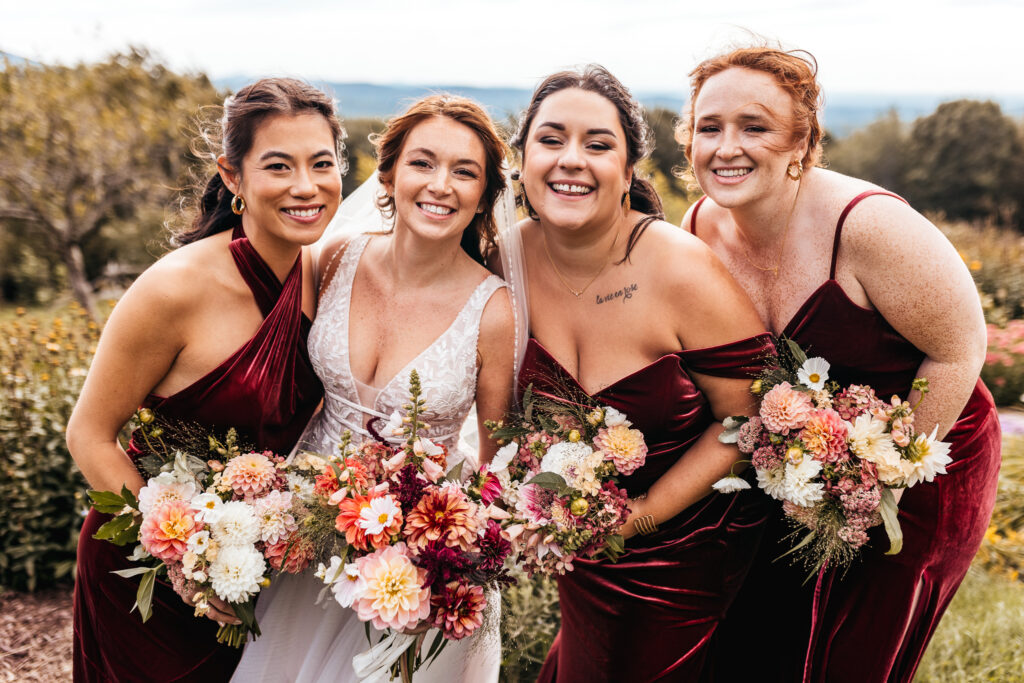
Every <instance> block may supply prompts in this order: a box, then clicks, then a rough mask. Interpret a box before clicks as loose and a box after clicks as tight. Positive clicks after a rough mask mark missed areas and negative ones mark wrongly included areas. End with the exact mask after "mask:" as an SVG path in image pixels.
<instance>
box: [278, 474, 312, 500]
mask: <svg viewBox="0 0 1024 683" xmlns="http://www.w3.org/2000/svg"><path fill="white" fill-rule="evenodd" d="M285 479H286V480H287V482H288V490H289V491H290V492H291V494H292V495H293V496H295V497H296V498H298V499H299V500H301V501H303V502H306V503H308V502H310V501H311V500H313V489H314V486H313V482H311V481H309V480H308V479H306V478H305V477H303V476H302V475H301V474H296V473H295V472H289V473H288V474H287V475H285Z"/></svg>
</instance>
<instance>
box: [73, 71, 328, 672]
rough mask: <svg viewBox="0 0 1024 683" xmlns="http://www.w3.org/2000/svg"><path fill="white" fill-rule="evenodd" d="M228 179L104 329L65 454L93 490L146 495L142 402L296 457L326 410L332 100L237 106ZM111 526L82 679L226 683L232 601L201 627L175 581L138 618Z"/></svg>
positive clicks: (250, 91)
mask: <svg viewBox="0 0 1024 683" xmlns="http://www.w3.org/2000/svg"><path fill="white" fill-rule="evenodd" d="M218 132H219V133H221V136H222V140H223V149H222V150H218V151H219V152H221V153H220V155H219V157H218V158H217V165H218V173H217V174H215V175H214V176H213V177H212V178H211V179H210V181H209V183H208V184H207V186H206V189H205V192H204V194H203V196H202V198H201V200H200V206H199V215H198V216H197V218H196V220H195V222H194V224H193V226H192V229H191V230H190V231H189V232H186V233H184V234H181V235H178V236H177V242H178V243H179V244H183V245H185V246H182V247H181V248H180V249H178V250H176V251H174V252H172V253H170V254H168V255H167V256H165V257H164V258H163V259H161V260H160V261H159V262H158V263H156V264H155V265H154V266H153V267H151V268H150V269H149V270H147V271H146V272H145V273H143V275H142V276H141V277H140V278H139V279H138V281H136V282H135V284H134V285H132V287H131V288H130V289H129V290H128V292H126V293H125V295H124V297H123V298H122V299H121V301H120V302H119V303H118V305H117V307H116V308H115V309H114V313H113V314H112V315H111V317H110V320H109V321H108V322H107V325H106V328H105V329H104V331H103V337H102V338H101V340H100V345H99V348H98V349H97V353H96V357H95V360H94V361H93V365H92V368H91V369H90V372H89V376H88V378H87V380H86V383H85V387H84V388H83V389H82V394H81V396H80V398H79V401H78V404H77V405H76V407H75V411H74V413H73V415H72V417H71V421H70V422H69V424H68V447H69V448H70V450H71V453H72V454H73V456H74V458H75V461H76V462H77V463H78V465H79V467H81V469H82V472H83V473H84V474H85V476H86V478H87V479H88V481H89V484H90V485H91V486H92V487H93V488H96V489H100V490H115V491H118V490H120V489H121V486H122V484H127V486H128V487H129V488H130V489H132V490H133V491H134V492H136V493H138V491H139V488H141V486H142V485H143V483H144V482H143V480H142V478H141V477H140V476H139V473H138V472H137V471H136V470H135V467H134V466H133V465H132V463H131V458H133V457H135V456H137V455H138V454H139V453H140V452H141V449H140V445H139V443H137V442H136V441H135V440H134V439H133V440H132V443H131V444H130V445H129V447H128V452H127V454H126V453H125V451H124V450H122V449H121V448H120V446H119V445H118V442H117V433H118V431H119V429H120V428H121V426H122V425H123V424H124V423H125V422H126V421H127V420H128V418H129V417H130V416H131V414H132V413H133V411H135V409H136V408H137V407H138V406H139V405H143V406H146V407H149V408H152V409H153V410H155V411H156V412H158V413H159V414H160V415H162V416H165V417H167V418H171V419H174V420H181V421H185V422H190V423H195V424H199V425H201V426H203V427H208V428H210V429H212V430H214V431H215V432H223V431H225V430H226V429H228V428H230V427H235V428H237V429H238V431H239V433H240V436H241V437H242V439H243V440H244V441H245V442H247V443H250V444H252V445H254V446H255V447H256V448H259V449H270V450H273V451H276V452H278V453H284V452H287V451H289V450H290V449H291V447H292V446H293V445H294V443H295V441H296V440H297V439H298V437H299V435H300V434H301V432H302V430H303V428H304V427H305V425H306V423H307V421H308V420H309V418H310V416H311V415H312V413H313V411H314V410H315V409H316V406H317V405H318V403H319V402H320V398H321V395H322V387H321V385H320V382H319V380H318V379H317V377H316V375H315V374H314V373H313V369H312V366H311V365H310V361H309V356H308V353H307V350H306V337H307V334H308V333H309V328H310V316H311V315H312V312H313V306H314V288H313V284H312V279H311V272H310V267H309V265H310V264H309V256H308V254H307V251H306V250H304V249H303V246H304V245H308V244H311V243H313V242H314V241H316V239H317V238H318V237H319V236H320V234H321V233H322V232H323V230H324V228H325V227H326V226H327V223H328V222H329V221H330V219H331V217H332V216H333V215H334V213H335V211H336V210H337V208H338V202H339V200H340V195H341V175H340V169H339V167H340V162H339V159H340V158H341V156H340V150H341V139H342V131H341V126H340V123H339V122H338V119H337V117H336V116H335V114H334V107H333V104H332V102H331V100H330V98H328V97H327V96H326V95H324V94H323V93H322V92H320V91H319V90H316V89H315V88H312V87H311V86H308V85H306V84H304V83H301V82H298V81H293V80H289V79H267V80H262V81H258V82H256V83H254V84H252V85H250V86H247V87H245V88H243V89H241V90H240V91H239V92H238V93H236V94H235V95H234V96H233V97H232V98H230V99H229V100H228V101H227V102H226V103H225V115H224V118H223V130H222V131H218ZM106 519H107V517H106V516H105V515H100V514H98V513H96V512H95V511H93V512H90V513H89V516H88V517H87V518H86V521H85V524H84V525H83V527H82V533H81V536H80V538H79V544H78V569H77V577H76V583H75V601H74V604H75V617H74V627H75V628H74V679H75V680H76V681H97V682H98V681H121V682H124V681H178V680H182V681H184V680H188V681H226V680H227V679H228V678H230V676H231V672H232V671H233V670H234V668H235V665H236V663H237V661H238V658H239V656H240V654H241V651H240V650H236V649H233V648H229V647H227V646H221V645H218V644H217V641H216V632H217V624H216V623H215V622H216V621H221V622H232V623H237V620H236V618H235V616H234V614H233V613H232V612H231V608H230V607H229V606H228V605H226V604H225V603H222V602H219V601H218V603H217V604H216V605H215V607H214V608H213V609H211V611H210V613H209V614H208V615H207V616H208V617H209V619H197V618H196V617H194V616H193V608H192V607H191V606H190V605H188V604H186V603H185V602H184V601H183V599H182V598H181V597H179V596H178V595H176V594H175V593H174V591H173V590H172V589H171V587H170V586H169V585H168V584H164V583H160V584H158V585H157V588H156V591H155V592H154V598H153V615H152V618H151V619H150V620H149V621H148V622H147V623H146V624H142V623H140V620H139V617H138V614H137V613H132V614H129V610H130V609H131V607H132V605H133V604H134V602H135V592H136V589H137V583H138V582H137V581H136V580H134V579H123V578H121V577H119V576H116V575H114V574H111V571H114V570H117V569H124V568H126V567H128V566H130V563H129V562H128V561H127V560H126V559H125V555H126V554H128V553H130V552H131V548H124V549H122V548H118V547H116V546H114V545H111V544H110V543H108V542H106V541H97V540H95V539H93V538H92V536H93V534H94V533H95V532H96V530H97V528H98V527H99V526H100V525H101V524H103V522H105V521H106Z"/></svg>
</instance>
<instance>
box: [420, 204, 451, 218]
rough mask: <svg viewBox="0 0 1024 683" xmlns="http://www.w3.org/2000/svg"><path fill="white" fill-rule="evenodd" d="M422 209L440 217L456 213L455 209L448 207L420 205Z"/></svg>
mask: <svg viewBox="0 0 1024 683" xmlns="http://www.w3.org/2000/svg"><path fill="white" fill-rule="evenodd" d="M420 208H421V209H423V210H424V211H429V212H430V213H436V214H437V215H438V216H447V215H448V214H450V213H452V212H454V211H455V209H449V208H448V207H447V206H438V205H437V204H420Z"/></svg>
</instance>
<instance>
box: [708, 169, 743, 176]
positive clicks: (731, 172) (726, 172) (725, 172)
mask: <svg viewBox="0 0 1024 683" xmlns="http://www.w3.org/2000/svg"><path fill="white" fill-rule="evenodd" d="M748 173H750V169H749V168H720V169H718V170H716V171H714V174H715V175H717V176H722V177H723V178H735V177H737V176H741V175H747V174H748Z"/></svg>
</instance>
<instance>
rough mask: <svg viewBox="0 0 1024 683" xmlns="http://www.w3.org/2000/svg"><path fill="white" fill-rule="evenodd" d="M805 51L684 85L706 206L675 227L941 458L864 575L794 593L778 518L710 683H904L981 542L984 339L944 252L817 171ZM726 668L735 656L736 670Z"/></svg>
mask: <svg viewBox="0 0 1024 683" xmlns="http://www.w3.org/2000/svg"><path fill="white" fill-rule="evenodd" d="M815 72H816V68H815V64H814V62H813V58H810V56H809V55H806V53H797V52H783V51H780V50H776V49H770V48H763V47H754V48H747V49H739V50H735V51H733V52H729V53H727V54H723V55H721V56H718V57H715V58H712V59H709V60H707V61H705V62H703V63H701V64H700V65H699V66H697V68H696V69H694V71H693V72H692V73H691V99H690V102H691V106H690V109H689V111H688V113H687V115H686V118H685V120H684V121H683V122H682V123H681V125H680V129H679V131H678V133H679V138H680V142H682V143H683V145H684V146H685V152H686V157H687V159H688V160H689V161H690V166H691V170H692V173H693V175H694V176H695V177H696V180H697V182H698V183H699V185H700V187H701V189H703V191H704V193H705V195H706V197H705V198H704V199H702V200H701V201H700V202H698V203H697V204H695V205H694V206H693V207H692V208H691V210H690V212H689V214H688V215H687V217H686V218H685V220H684V224H683V225H684V227H685V228H686V229H687V230H689V231H690V232H692V233H694V234H696V235H697V236H698V237H700V238H701V239H703V240H704V241H705V242H706V243H707V244H708V245H709V246H710V247H711V248H712V249H713V250H714V251H715V253H716V254H718V256H719V257H720V258H721V259H722V261H723V262H724V263H725V265H726V266H727V267H728V268H729V271H730V272H731V273H732V275H733V276H734V277H735V278H736V279H737V280H738V281H739V282H740V284H741V285H743V287H744V288H745V289H746V290H747V293H748V294H749V295H750V297H751V298H752V299H753V301H754V305H755V306H756V307H757V310H758V312H759V313H760V315H761V319H762V320H763V321H764V323H765V324H766V325H767V326H768V327H769V328H770V329H771V330H772V331H773V332H774V333H776V334H781V335H785V336H787V337H789V338H791V339H793V340H795V341H796V342H798V343H799V344H800V345H801V346H802V347H803V348H805V349H808V350H809V351H810V352H811V353H812V354H813V355H816V356H822V357H824V358H825V359H826V360H828V361H829V362H830V363H831V368H830V370H829V373H830V375H831V377H832V378H833V379H835V380H837V381H838V382H840V383H841V384H848V383H857V384H869V385H871V386H872V387H873V388H874V389H875V390H876V391H877V393H878V394H879V395H880V396H886V397H888V396H891V395H893V394H898V395H899V396H901V397H903V398H906V399H909V400H910V401H911V403H915V402H916V396H915V394H914V392H912V391H911V381H912V380H913V379H914V378H915V377H926V378H928V380H929V382H930V387H931V392H930V393H929V394H928V396H927V397H926V399H925V400H924V402H923V403H921V406H920V408H919V409H918V410H917V411H916V413H915V421H914V424H915V428H916V429H917V430H919V431H923V432H926V433H928V432H931V431H932V429H933V428H934V427H936V426H937V427H938V433H939V436H940V437H942V436H944V438H945V439H946V440H947V441H950V442H952V451H951V456H952V457H953V462H952V463H951V464H950V465H949V466H948V467H947V474H944V475H941V476H938V477H936V479H935V481H934V482H931V483H922V484H919V485H918V486H915V487H914V488H913V489H911V490H909V491H907V493H906V495H904V496H903V497H902V500H901V501H900V520H901V524H902V527H903V534H904V545H903V550H902V552H901V553H899V554H898V555H894V556H888V555H885V554H884V552H885V549H886V548H887V547H888V545H887V541H886V538H885V535H884V533H882V530H881V528H880V527H878V528H875V529H874V530H873V533H872V534H871V538H872V542H871V544H870V547H869V548H868V549H867V551H866V553H865V557H864V561H863V562H855V563H854V564H853V565H852V566H851V567H850V569H849V571H848V572H847V573H846V574H845V575H844V576H837V575H835V573H834V572H830V571H823V572H822V573H820V574H819V576H818V577H817V580H816V581H811V582H810V583H809V584H808V585H806V586H803V585H802V583H803V580H804V578H805V575H804V573H803V571H802V569H801V568H800V567H794V566H790V565H789V564H788V563H786V562H777V563H772V560H774V559H775V558H776V557H778V556H779V555H781V554H782V553H783V552H784V551H785V549H786V544H785V543H784V542H783V541H782V540H781V539H782V536H784V535H785V534H786V531H787V529H786V528H785V524H784V523H783V522H782V521H781V515H780V516H779V517H778V518H776V519H775V528H774V529H770V531H769V535H768V536H767V537H766V540H765V544H764V545H763V547H762V550H761V553H760V562H759V564H757V565H755V567H754V568H753V569H752V570H751V573H750V576H749V578H748V580H747V582H746V584H745V585H744V587H743V590H742V591H741V593H740V596H739V597H738V599H737V601H736V603H735V604H734V605H733V607H732V609H731V611H730V612H729V615H728V618H727V620H726V623H725V625H724V627H723V629H721V630H720V632H719V634H717V636H718V638H719V644H720V645H721V651H720V656H719V657H718V658H717V662H716V663H717V666H718V667H719V668H718V670H717V671H716V675H717V676H718V677H719V678H720V679H721V680H742V677H743V676H744V675H747V676H752V677H753V679H756V680H772V679H773V676H774V679H777V680H780V681H796V680H801V678H802V679H803V680H805V681H829V683H835V682H841V681H879V682H881V681H910V680H911V679H912V677H913V675H914V670H915V669H916V667H917V664H918V662H919V661H920V658H921V655H922V654H923V653H924V650H925V647H926V646H927V644H928V640H929V638H930V637H931V635H932V633H933V632H934V629H935V627H936V625H937V624H938V621H939V618H940V617H941V616H942V613H943V611H944V610H945V608H946V606H947V605H948V604H949V601H950V599H951V598H952V597H953V593H954V592H955V591H956V589H957V586H958V585H959V584H960V581H961V580H962V579H963V577H964V574H965V573H966V571H967V567H968V565H969V564H970V562H971V558H973V556H974V553H975V552H976V551H977V549H978V546H979V544H980V543H981V539H982V536H983V535H984V533H985V529H986V526H987V524H988V520H989V516H990V514H991V512H992V507H993V504H994V501H995V490H996V477H997V473H998V470H999V460H1000V458H999V452H1000V433H999V423H998V419H997V415H996V412H995V408H994V405H993V402H992V397H991V396H990V395H989V393H988V391H987V390H986V388H985V386H984V385H983V384H982V383H981V382H980V380H979V379H978V373H979V371H980V369H981V365H982V362H983V361H984V357H985V324H984V319H983V317H982V311H981V306H980V304H979V302H978V296H977V292H976V291H975V288H974V284H973V282H972V281H971V276H970V274H969V273H968V271H967V269H966V267H965V266H964V264H963V262H962V261H961V259H960V258H959V256H958V255H957V253H956V250H955V249H954V248H953V247H952V245H950V243H949V242H948V241H947V240H946V239H945V237H943V235H942V234H941V233H940V232H939V231H938V229H937V228H936V227H935V226H934V225H932V224H931V223H929V222H928V221H927V220H926V219H925V218H923V217H922V216H921V215H920V214H918V213H917V212H916V211H914V210H913V209H912V208H910V206H908V205H907V203H906V202H905V201H903V200H902V199H901V198H900V197H897V196H896V195H893V194H891V193H889V192H886V191H885V190H883V189H882V188H880V187H877V186H875V185H872V184H870V183H867V182H864V181H862V180H858V179H856V178H849V177H846V176H843V175H840V174H838V173H833V172H831V171H828V170H825V169H823V168H820V167H819V166H818V161H819V159H820V155H821V127H820V125H819V123H818V119H817V113H818V107H819V105H820V101H821V92H820V88H819V86H818V83H817V80H816V73H815ZM739 653H742V655H740V654H739Z"/></svg>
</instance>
